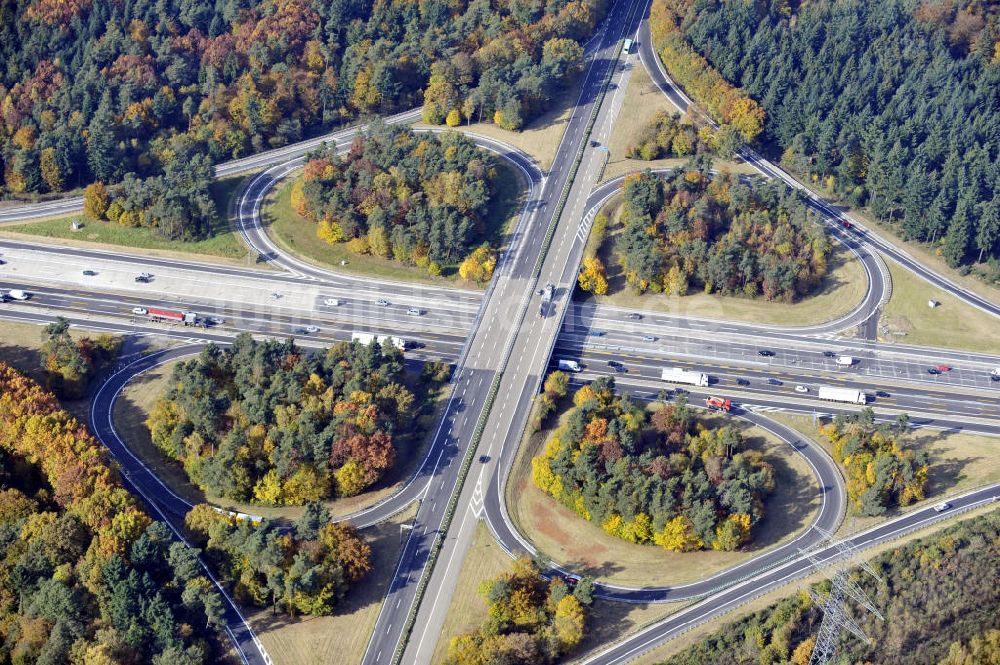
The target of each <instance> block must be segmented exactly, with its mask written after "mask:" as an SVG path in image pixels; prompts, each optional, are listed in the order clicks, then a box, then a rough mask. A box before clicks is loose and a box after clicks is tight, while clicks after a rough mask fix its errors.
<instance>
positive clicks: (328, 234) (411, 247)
mask: <svg viewBox="0 0 1000 665" xmlns="http://www.w3.org/2000/svg"><path fill="white" fill-rule="evenodd" d="M495 177H496V163H495V160H494V158H493V156H492V155H490V154H488V153H486V152H485V151H483V150H480V149H479V148H477V147H476V145H475V143H473V142H472V140H471V139H468V138H466V137H465V136H463V135H462V134H459V133H457V132H446V133H444V134H440V135H439V134H431V133H420V134H418V133H415V132H414V131H413V130H412V129H410V128H409V127H403V126H400V125H387V124H384V123H382V122H375V123H373V124H372V125H371V126H370V127H369V129H368V130H367V131H366V132H364V133H363V134H361V135H360V136H358V137H357V138H356V139H355V140H354V143H353V144H352V145H351V149H350V150H349V151H348V152H347V153H346V154H345V155H344V156H343V157H341V156H339V155H338V154H337V148H336V146H335V145H330V146H324V147H322V148H320V149H319V150H318V151H315V152H313V153H310V154H309V155H307V157H306V164H305V168H304V170H303V175H302V178H301V179H299V180H296V181H295V182H294V184H293V185H292V191H291V196H290V198H291V204H292V207H293V208H294V209H295V211H296V212H297V213H298V214H299V215H301V216H303V217H305V218H306V219H308V220H310V221H312V222H314V223H316V225H317V226H316V233H317V235H318V236H319V237H320V238H321V239H323V240H325V241H326V242H328V243H330V244H334V243H339V242H345V243H347V247H348V249H350V250H351V251H354V252H356V253H359V254H372V255H374V256H379V257H383V258H391V259H394V260H396V261H400V262H403V263H407V264H410V265H417V266H420V267H423V268H426V269H427V270H428V272H430V273H431V274H440V272H441V267H442V265H447V264H456V263H458V262H459V261H461V260H462V259H463V258H464V257H467V255H470V256H468V257H467V258H468V259H470V260H473V261H475V260H476V256H478V255H476V256H472V255H471V254H472V249H473V247H474V246H475V245H477V244H478V243H482V242H483V241H484V239H485V236H486V231H487V229H486V226H485V222H486V216H487V213H488V211H489V206H490V202H491V201H492V200H493V195H494V193H495V192H494V191H493V182H494V178H495ZM482 252H486V253H490V250H489V249H488V248H486V249H484V250H481V251H480V252H479V253H480V254H482ZM486 258H487V257H483V258H482V260H479V261H478V265H480V266H481V265H482V263H483V261H484V260H485V259H486ZM493 261H494V264H495V258H494V260H493ZM488 272H489V273H490V274H492V267H491V268H490V269H489V271H488ZM466 274H467V275H468V276H470V277H472V278H479V279H480V281H488V280H489V275H486V274H485V273H483V272H482V271H480V272H472V271H470V270H467V271H466ZM483 277H485V279H481V278H483Z"/></svg>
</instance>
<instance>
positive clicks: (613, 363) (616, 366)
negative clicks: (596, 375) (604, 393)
mask: <svg viewBox="0 0 1000 665" xmlns="http://www.w3.org/2000/svg"><path fill="white" fill-rule="evenodd" d="M608 367H610V368H611V369H612V370H614V371H615V372H619V373H620V372H625V371H627V370H626V369H625V365H623V364H621V363H620V362H618V361H617V360H609V361H608Z"/></svg>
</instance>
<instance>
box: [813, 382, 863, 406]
mask: <svg viewBox="0 0 1000 665" xmlns="http://www.w3.org/2000/svg"><path fill="white" fill-rule="evenodd" d="M816 396H817V397H819V398H820V399H825V400H829V401H831V402H844V403H846V404H867V403H868V395H866V394H865V393H863V392H862V391H860V390H856V389H854V388H832V387H830V386H820V387H819V390H818V391H817V392H816Z"/></svg>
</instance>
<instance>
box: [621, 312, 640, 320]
mask: <svg viewBox="0 0 1000 665" xmlns="http://www.w3.org/2000/svg"><path fill="white" fill-rule="evenodd" d="M625 318H626V319H628V320H629V321H642V314H636V313H635V312H632V313H630V314H626V315H625Z"/></svg>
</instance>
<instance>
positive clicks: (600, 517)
mask: <svg viewBox="0 0 1000 665" xmlns="http://www.w3.org/2000/svg"><path fill="white" fill-rule="evenodd" d="M573 405H574V406H573V408H571V409H570V411H569V413H568V415H567V418H566V422H565V424H564V425H562V426H561V427H559V428H558V429H557V430H556V431H555V432H554V433H553V434H552V436H551V437H550V438H549V440H548V441H547V442H546V444H545V448H544V450H543V451H542V453H541V454H539V455H537V456H536V457H535V458H533V459H532V461H531V467H532V479H533V480H534V483H535V485H536V486H537V487H538V488H539V489H541V490H542V491H543V492H545V493H546V494H549V495H550V496H552V497H553V498H554V499H556V500H557V501H559V502H560V503H562V504H563V505H564V506H566V507H567V508H569V509H570V510H572V511H574V512H576V513H577V515H579V516H580V517H582V518H583V519H585V520H587V521H589V522H593V523H595V524H599V525H600V526H601V528H602V529H604V531H605V532H607V533H609V534H611V535H612V536H615V537H617V538H622V539H624V540H627V541H629V542H633V543H655V544H657V545H659V546H661V547H663V548H664V549H667V550H673V551H679V552H686V551H693V550H699V549H702V548H712V549H717V550H723V551H732V550H735V549H737V548H738V547H739V546H740V545H742V544H743V543H745V542H747V541H749V540H750V539H751V537H752V529H753V527H754V526H756V525H757V524H758V523H759V522H760V521H761V520H762V519H763V518H764V503H763V502H764V499H765V498H766V497H767V496H768V494H770V493H771V492H772V491H773V490H774V470H773V468H772V467H771V465H770V464H768V463H767V462H766V461H764V459H763V456H762V455H761V453H760V452H759V451H756V450H751V449H748V448H747V447H746V443H745V441H744V439H743V436H742V434H741V433H740V431H739V430H738V429H735V428H733V427H731V426H719V427H713V426H711V425H710V424H708V423H704V422H699V421H698V420H697V419H696V418H695V417H694V414H693V413H692V412H691V410H690V409H689V408H688V406H687V403H686V399H685V397H684V395H682V394H678V396H677V397H676V398H675V399H674V402H673V403H671V404H664V405H662V406H661V407H660V408H658V409H657V410H656V411H654V412H653V414H652V416H651V417H647V414H646V411H645V409H643V408H642V407H641V406H640V405H637V404H635V403H634V402H632V400H631V399H630V398H629V397H628V396H627V395H618V394H616V391H615V383H614V379H613V378H612V377H601V378H600V379H598V380H596V381H594V382H592V383H589V384H586V385H584V386H583V387H581V388H580V389H579V390H577V391H576V393H575V394H574V395H573Z"/></svg>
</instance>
